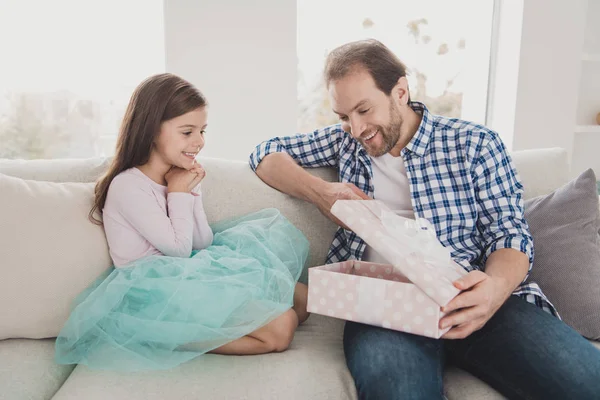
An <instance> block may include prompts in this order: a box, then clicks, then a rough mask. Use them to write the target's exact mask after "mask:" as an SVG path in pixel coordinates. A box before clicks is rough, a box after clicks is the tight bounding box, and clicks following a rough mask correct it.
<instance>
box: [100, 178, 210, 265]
mask: <svg viewBox="0 0 600 400" xmlns="http://www.w3.org/2000/svg"><path fill="white" fill-rule="evenodd" d="M102 217H103V222H104V230H105V232H106V239H107V241H108V246H109V250H110V256H111V257H112V260H113V262H114V264H115V267H122V266H124V265H126V264H128V263H129V262H131V261H134V260H137V259H139V258H142V257H146V256H150V255H165V256H172V257H189V256H190V254H191V252H192V249H195V250H201V249H204V248H206V247H208V246H209V245H210V244H211V243H212V240H213V233H212V230H211V229H210V226H209V225H208V221H207V219H206V213H205V212H204V206H203V205H202V192H201V191H200V186H197V187H196V188H195V189H194V190H193V194H191V193H179V192H174V193H168V191H167V187H166V186H163V185H160V184H158V183H156V182H154V181H153V180H152V179H150V178H148V177H147V176H146V175H144V173H143V172H142V171H140V170H139V169H137V168H131V169H128V170H126V171H123V172H121V173H120V174H119V175H117V176H116V177H115V178H114V179H113V181H112V182H111V184H110V187H109V189H108V195H107V197H106V203H105V205H104V209H103V210H102Z"/></svg>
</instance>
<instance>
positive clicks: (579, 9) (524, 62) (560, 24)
mask: <svg viewBox="0 0 600 400" xmlns="http://www.w3.org/2000/svg"><path fill="white" fill-rule="evenodd" d="M586 6H587V0H570V1H559V0H552V1H547V0H525V1H524V8H523V27H522V36H521V38H522V41H521V49H520V63H519V74H518V83H517V98H516V103H515V106H516V108H515V127H514V136H513V149H514V150H522V149H531V148H539V147H554V146H559V147H563V148H565V149H567V150H568V151H569V153H571V151H572V149H573V138H574V125H575V121H576V114H577V98H578V88H579V77H580V72H581V71H580V66H581V64H580V60H581V51H582V48H583V41H584V30H585V29H584V27H585V20H586V18H585V17H586V15H585V11H586Z"/></svg>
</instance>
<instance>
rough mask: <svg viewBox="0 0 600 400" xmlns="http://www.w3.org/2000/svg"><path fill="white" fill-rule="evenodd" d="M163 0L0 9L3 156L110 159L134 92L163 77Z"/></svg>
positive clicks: (60, 1) (74, 0) (5, 5)
mask: <svg viewBox="0 0 600 400" xmlns="http://www.w3.org/2000/svg"><path fill="white" fill-rule="evenodd" d="M163 25H164V24H163V2H162V0H127V1H119V0H103V1H94V2H91V1H85V2H82V1H78V0H70V1H68V0H53V1H44V0H39V1H21V0H7V1H3V2H1V3H0V48H1V49H2V62H1V63H0V158H24V159H31V158H86V157H92V156H105V155H110V154H112V153H113V151H114V143H115V140H116V135H117V133H118V129H119V126H120V123H121V119H122V117H123V114H124V112H125V108H126V106H127V103H128V102H129V98H130V96H131V93H132V92H133V90H134V88H135V87H136V86H137V85H138V84H139V83H140V82H141V81H142V80H143V79H145V78H146V77H148V76H150V75H153V74H155V73H160V72H164V69H165V67H164V64H165V60H164V58H165V57H164V54H165V53H164V30H163Z"/></svg>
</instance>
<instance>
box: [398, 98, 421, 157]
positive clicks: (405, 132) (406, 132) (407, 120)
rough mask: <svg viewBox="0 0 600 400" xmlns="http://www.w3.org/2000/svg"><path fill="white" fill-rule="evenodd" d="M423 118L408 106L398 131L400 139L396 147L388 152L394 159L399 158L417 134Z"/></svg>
mask: <svg viewBox="0 0 600 400" xmlns="http://www.w3.org/2000/svg"><path fill="white" fill-rule="evenodd" d="M422 119H423V116H422V115H420V114H417V113H416V112H415V111H414V110H413V109H412V108H411V107H410V106H408V107H407V109H406V112H405V113H404V115H403V116H402V128H401V130H400V138H399V139H398V142H396V145H395V146H394V147H393V148H392V150H390V154H391V155H392V156H394V157H399V156H400V153H401V151H402V149H403V148H405V147H406V145H407V144H408V143H409V142H410V141H411V140H412V138H413V137H414V136H415V134H416V133H417V130H418V129H419V126H420V125H421V120H422Z"/></svg>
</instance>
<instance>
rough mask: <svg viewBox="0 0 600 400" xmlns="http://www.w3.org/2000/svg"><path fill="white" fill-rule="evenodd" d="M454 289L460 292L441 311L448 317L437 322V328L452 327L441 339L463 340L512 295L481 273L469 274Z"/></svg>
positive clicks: (485, 321) (508, 288)
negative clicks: (438, 325)
mask: <svg viewBox="0 0 600 400" xmlns="http://www.w3.org/2000/svg"><path fill="white" fill-rule="evenodd" d="M454 286H455V287H456V288H457V289H460V290H463V292H462V293H460V294H459V295H458V296H456V297H455V298H454V299H452V301H450V303H448V304H447V305H446V306H445V307H443V308H442V311H443V312H445V313H450V314H449V315H446V316H445V317H444V318H442V319H441V320H440V328H441V329H444V328H447V327H449V326H452V329H450V330H449V331H448V332H446V333H445V334H444V335H443V336H442V338H443V339H464V338H466V337H467V336H469V335H470V334H471V333H473V332H475V331H476V330H479V329H481V328H482V327H483V326H484V325H485V324H486V323H487V322H488V321H489V319H490V318H492V316H493V315H494V314H495V313H496V311H498V309H499V308H500V307H501V306H502V304H504V302H505V301H506V299H508V297H509V296H510V295H511V293H512V289H511V288H510V287H509V286H508V285H507V284H506V282H505V281H504V280H502V279H500V278H494V277H491V276H489V275H487V274H486V273H485V272H481V271H471V272H469V273H468V274H467V275H466V276H464V277H462V278H461V279H458V280H457V281H455V282H454Z"/></svg>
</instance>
